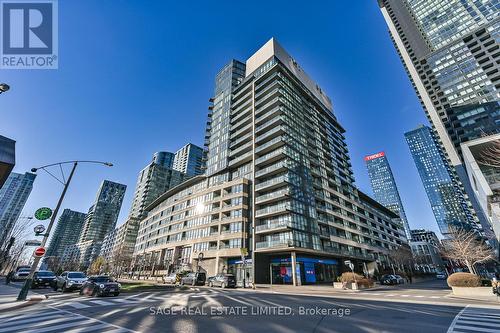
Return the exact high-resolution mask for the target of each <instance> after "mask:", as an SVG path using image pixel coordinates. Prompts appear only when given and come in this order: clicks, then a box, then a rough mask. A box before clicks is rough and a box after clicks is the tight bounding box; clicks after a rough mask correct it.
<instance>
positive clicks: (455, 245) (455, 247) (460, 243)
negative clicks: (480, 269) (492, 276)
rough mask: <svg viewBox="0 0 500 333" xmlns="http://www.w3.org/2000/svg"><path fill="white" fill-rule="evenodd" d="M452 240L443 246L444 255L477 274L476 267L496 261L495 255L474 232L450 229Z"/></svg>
mask: <svg viewBox="0 0 500 333" xmlns="http://www.w3.org/2000/svg"><path fill="white" fill-rule="evenodd" d="M450 234H451V239H449V240H446V242H445V243H444V245H443V255H444V256H445V257H446V258H448V259H451V260H454V261H457V262H459V263H461V264H463V265H465V266H467V268H468V269H469V271H470V272H471V273H473V274H476V270H475V265H477V264H481V263H486V262H488V261H491V260H494V258H495V253H494V252H493V250H492V249H491V248H490V247H489V246H488V245H487V244H486V243H485V242H484V241H482V240H480V239H478V237H477V234H476V233H475V232H474V230H465V229H462V228H455V227H450Z"/></svg>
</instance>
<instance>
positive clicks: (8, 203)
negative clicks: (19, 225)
mask: <svg viewBox="0 0 500 333" xmlns="http://www.w3.org/2000/svg"><path fill="white" fill-rule="evenodd" d="M35 178H36V175H35V174H33V173H29V172H26V173H25V174H20V173H15V172H12V173H11V174H10V175H9V177H8V178H7V180H6V181H5V183H4V184H3V186H2V187H1V188H0V248H2V247H3V246H4V244H5V243H6V242H8V241H9V237H10V232H11V230H12V228H13V227H14V224H15V223H16V222H17V219H18V218H19V216H20V215H21V211H22V210H23V208H24V204H25V203H26V200H28V197H29V195H30V193H31V190H32V189H33V182H34V181H35Z"/></svg>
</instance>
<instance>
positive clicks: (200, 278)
mask: <svg viewBox="0 0 500 333" xmlns="http://www.w3.org/2000/svg"><path fill="white" fill-rule="evenodd" d="M206 279H207V275H206V274H205V273H203V272H200V273H189V274H188V275H186V276H184V277H182V279H181V285H186V284H187V285H191V286H203V285H205V281H206Z"/></svg>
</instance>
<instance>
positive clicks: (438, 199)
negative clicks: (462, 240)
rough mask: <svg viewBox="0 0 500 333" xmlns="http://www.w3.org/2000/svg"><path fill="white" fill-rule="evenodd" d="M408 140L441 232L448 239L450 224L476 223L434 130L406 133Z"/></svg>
mask: <svg viewBox="0 0 500 333" xmlns="http://www.w3.org/2000/svg"><path fill="white" fill-rule="evenodd" d="M405 138H406V141H407V143H408V146H409V148H410V152H411V154H412V156H413V160H414V161H415V166H416V167H417V170H418V174H419V175H420V178H421V179H422V183H423V185H424V188H425V192H426V193H427V197H428V198H429V202H430V204H431V208H432V212H433V213H434V216H435V218H436V222H437V224H438V227H439V230H440V231H441V233H442V234H443V235H444V236H447V235H448V234H449V226H450V225H455V226H467V225H472V224H474V223H475V220H474V216H473V214H472V212H471V209H470V207H469V205H468V200H467V199H466V198H465V197H464V195H463V191H461V189H460V183H459V182H458V180H457V179H456V178H455V177H456V176H455V175H454V173H453V172H452V169H451V166H450V165H449V163H448V161H447V159H446V157H445V156H444V153H443V151H442V150H441V149H440V147H439V142H438V141H437V138H436V137H435V135H434V133H433V132H432V129H430V128H429V127H427V126H423V125H422V126H420V127H418V128H416V129H414V130H413V131H409V132H407V133H405Z"/></svg>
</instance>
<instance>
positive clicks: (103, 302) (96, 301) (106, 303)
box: [89, 299, 113, 305]
mask: <svg viewBox="0 0 500 333" xmlns="http://www.w3.org/2000/svg"><path fill="white" fill-rule="evenodd" d="M89 303H92V304H97V305H113V303H112V302H108V301H101V300H98V299H96V300H93V301H89Z"/></svg>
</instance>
